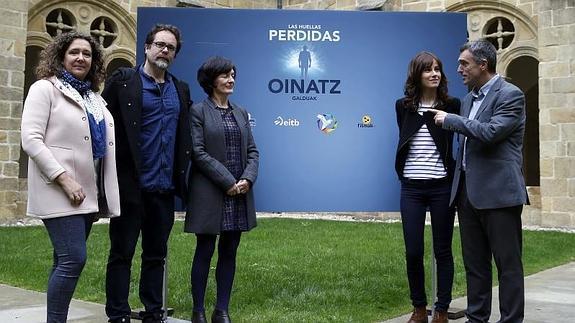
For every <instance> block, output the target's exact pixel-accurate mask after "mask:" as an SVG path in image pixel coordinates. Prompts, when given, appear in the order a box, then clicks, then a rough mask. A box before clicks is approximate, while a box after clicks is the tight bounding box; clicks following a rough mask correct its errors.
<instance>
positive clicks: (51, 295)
mask: <svg viewBox="0 0 575 323" xmlns="http://www.w3.org/2000/svg"><path fill="white" fill-rule="evenodd" d="M93 221H94V216H93V215H92V214H89V215H72V216H64V217H60V218H53V219H46V220H43V222H44V225H45V226H46V229H47V230H48V235H49V236H50V241H52V246H53V247H54V263H53V266H52V271H51V272H50V277H49V278H48V292H47V309H48V311H47V312H48V313H47V322H48V323H60V322H66V320H67V318H68V308H69V307H70V301H71V300H72V295H73V294H74V290H75V289H76V284H77V283H78V279H79V278H80V274H81V273H82V269H84V265H85V264H86V258H87V255H86V240H87V239H88V235H89V234H90V229H91V228H92V223H93Z"/></svg>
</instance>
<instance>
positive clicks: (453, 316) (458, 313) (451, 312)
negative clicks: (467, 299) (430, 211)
mask: <svg viewBox="0 0 575 323" xmlns="http://www.w3.org/2000/svg"><path fill="white" fill-rule="evenodd" d="M430 255H431V295H432V297H431V298H432V299H433V302H431V306H430V308H428V309H427V315H429V316H431V317H433V314H434V312H435V307H434V305H435V302H436V301H437V260H436V259H435V252H434V251H433V228H432V227H431V252H430ZM464 316H465V309H461V308H455V307H451V306H450V307H449V309H448V310H447V318H449V319H450V320H457V319H460V318H462V317H464Z"/></svg>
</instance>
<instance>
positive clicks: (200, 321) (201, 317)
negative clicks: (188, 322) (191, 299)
mask: <svg viewBox="0 0 575 323" xmlns="http://www.w3.org/2000/svg"><path fill="white" fill-rule="evenodd" d="M192 323H208V320H207V319H206V313H205V312H204V311H201V312H196V311H193V312H192Z"/></svg>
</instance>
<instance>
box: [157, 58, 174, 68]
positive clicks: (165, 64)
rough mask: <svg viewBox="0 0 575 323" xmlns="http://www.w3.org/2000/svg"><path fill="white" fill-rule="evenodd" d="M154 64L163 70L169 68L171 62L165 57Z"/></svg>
mask: <svg viewBox="0 0 575 323" xmlns="http://www.w3.org/2000/svg"><path fill="white" fill-rule="evenodd" d="M154 65H156V67H157V68H159V69H161V70H167V69H168V67H169V66H170V63H168V62H166V61H165V60H163V59H158V60H155V61H154Z"/></svg>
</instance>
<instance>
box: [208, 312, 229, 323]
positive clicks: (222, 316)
mask: <svg viewBox="0 0 575 323" xmlns="http://www.w3.org/2000/svg"><path fill="white" fill-rule="evenodd" d="M212 323H232V321H231V320H230V316H229V315H228V312H227V311H222V310H218V309H215V310H214V312H213V313H212Z"/></svg>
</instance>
